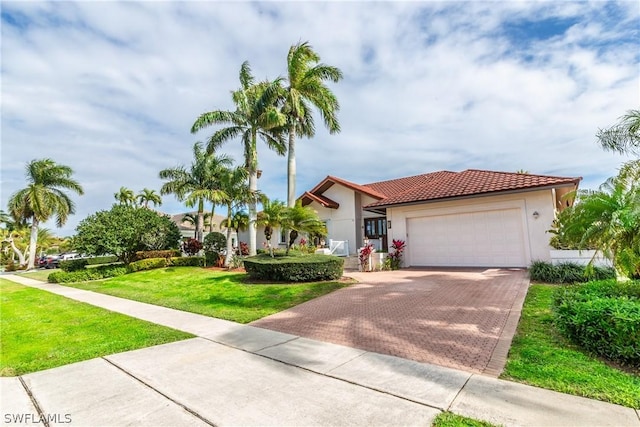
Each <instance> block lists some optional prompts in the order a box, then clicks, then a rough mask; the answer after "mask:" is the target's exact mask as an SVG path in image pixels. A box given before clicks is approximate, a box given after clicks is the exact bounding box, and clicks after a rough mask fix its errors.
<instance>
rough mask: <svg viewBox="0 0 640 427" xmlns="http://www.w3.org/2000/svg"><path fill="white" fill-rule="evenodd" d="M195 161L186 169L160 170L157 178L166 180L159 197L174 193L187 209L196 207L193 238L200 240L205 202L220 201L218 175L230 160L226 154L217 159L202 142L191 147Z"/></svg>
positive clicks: (229, 163) (180, 167)
mask: <svg viewBox="0 0 640 427" xmlns="http://www.w3.org/2000/svg"><path fill="white" fill-rule="evenodd" d="M193 157H194V160H193V162H192V163H191V167H190V168H189V169H187V168H185V167H184V166H178V167H176V168H171V169H164V170H161V171H160V178H161V179H165V180H168V182H165V183H164V184H163V185H162V188H161V189H160V194H171V193H173V194H175V196H176V198H177V199H178V200H180V201H184V203H185V205H187V207H190V208H192V207H194V206H196V205H197V209H198V211H197V215H198V221H197V224H196V239H197V240H198V241H199V242H202V241H203V230H204V202H205V201H210V202H214V203H218V202H221V201H222V200H223V199H222V191H221V190H220V183H219V174H220V173H221V171H222V170H223V169H224V168H225V167H226V166H229V165H231V163H232V161H231V158H229V157H228V156H226V155H219V156H216V155H215V154H214V153H211V154H209V153H207V152H206V151H204V149H203V148H202V143H201V142H196V143H195V144H194V145H193Z"/></svg>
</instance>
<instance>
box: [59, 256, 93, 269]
mask: <svg viewBox="0 0 640 427" xmlns="http://www.w3.org/2000/svg"><path fill="white" fill-rule="evenodd" d="M58 265H59V266H60V269H61V270H62V271H78V270H83V269H84V268H85V267H86V266H87V265H89V261H88V260H87V259H86V258H76V259H68V260H65V261H60V263H59V264H58Z"/></svg>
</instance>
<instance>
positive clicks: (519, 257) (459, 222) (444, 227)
mask: <svg viewBox="0 0 640 427" xmlns="http://www.w3.org/2000/svg"><path fill="white" fill-rule="evenodd" d="M407 231H408V235H409V239H408V240H409V258H410V259H409V261H410V263H411V265H412V266H460V267H472V266H478V267H525V266H526V265H527V264H528V263H527V260H526V252H525V237H524V235H525V233H524V227H523V224H522V215H521V210H520V209H519V208H513V209H501V210H493V211H481V212H469V213H459V214H450V215H438V216H429V217H420V218H410V219H408V220H407Z"/></svg>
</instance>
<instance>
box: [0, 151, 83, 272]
mask: <svg viewBox="0 0 640 427" xmlns="http://www.w3.org/2000/svg"><path fill="white" fill-rule="evenodd" d="M26 172H27V182H28V183H29V184H28V186H27V187H26V188H23V189H22V190H18V191H17V192H15V193H14V194H13V195H12V196H11V198H10V199H9V204H8V207H9V212H10V213H11V215H12V216H13V217H14V218H21V219H24V220H30V221H31V238H30V241H29V248H30V251H29V261H28V264H27V268H28V269H32V268H34V266H35V259H36V242H37V240H38V226H39V225H40V223H41V222H44V221H47V220H48V219H49V218H51V217H52V216H55V217H56V225H57V226H58V227H62V226H63V225H64V224H65V223H66V222H67V219H68V218H69V215H71V214H73V213H75V205H74V203H73V201H72V200H71V198H70V197H69V195H68V194H67V193H66V192H65V191H64V190H71V191H73V192H76V193H78V194H80V195H82V194H84V191H83V190H82V186H81V185H80V184H79V183H78V182H77V181H75V180H74V179H73V178H72V177H71V176H72V175H73V170H72V169H71V168H70V167H69V166H64V165H58V164H56V162H54V161H53V160H51V159H42V160H32V161H31V162H29V163H28V164H27V168H26Z"/></svg>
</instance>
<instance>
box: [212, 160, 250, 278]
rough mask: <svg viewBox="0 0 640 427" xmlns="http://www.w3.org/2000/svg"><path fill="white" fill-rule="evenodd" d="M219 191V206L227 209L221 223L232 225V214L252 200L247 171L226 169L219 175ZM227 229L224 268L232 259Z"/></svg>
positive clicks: (231, 248)
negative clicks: (222, 205)
mask: <svg viewBox="0 0 640 427" xmlns="http://www.w3.org/2000/svg"><path fill="white" fill-rule="evenodd" d="M220 189H221V191H222V197H221V204H224V205H225V206H226V207H227V218H225V219H224V220H223V221H222V224H221V226H224V224H231V225H233V222H234V221H233V212H234V209H237V208H238V207H239V206H242V205H243V204H244V203H246V201H248V200H251V199H253V198H254V195H253V194H252V193H251V190H249V186H248V185H247V170H246V168H243V167H236V168H227V169H224V170H223V171H222V172H221V174H220ZM226 228H227V249H226V253H227V255H226V257H225V260H224V266H225V267H229V265H230V264H231V258H232V257H233V244H232V241H231V230H232V228H233V227H232V226H231V227H226ZM236 232H237V231H236Z"/></svg>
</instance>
